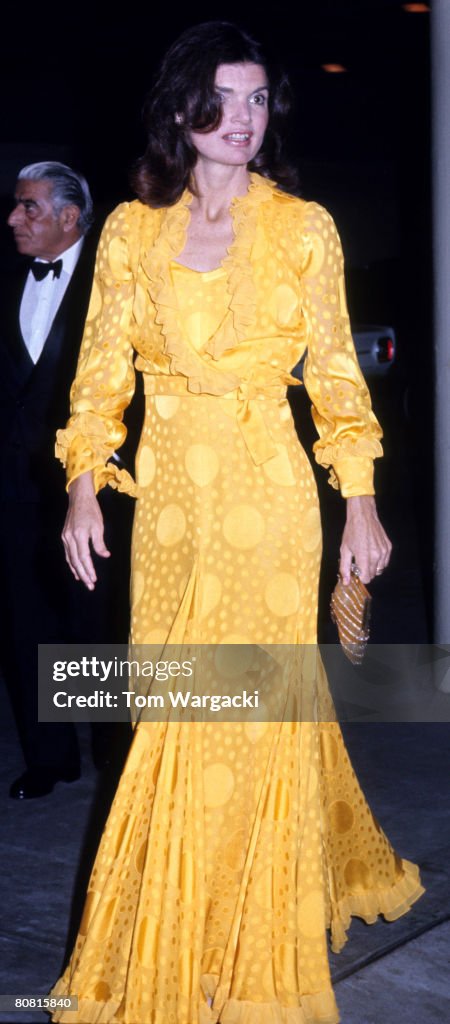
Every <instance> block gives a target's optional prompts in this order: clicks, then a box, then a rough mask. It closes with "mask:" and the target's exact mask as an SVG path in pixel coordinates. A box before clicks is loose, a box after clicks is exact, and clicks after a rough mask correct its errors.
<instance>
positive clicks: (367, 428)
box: [302, 203, 392, 583]
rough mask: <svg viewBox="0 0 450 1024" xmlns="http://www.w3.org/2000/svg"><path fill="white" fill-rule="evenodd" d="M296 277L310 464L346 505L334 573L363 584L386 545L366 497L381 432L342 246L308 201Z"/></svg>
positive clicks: (385, 554) (375, 571)
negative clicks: (354, 329)
mask: <svg viewBox="0 0 450 1024" xmlns="http://www.w3.org/2000/svg"><path fill="white" fill-rule="evenodd" d="M303 241H304V245H305V250H306V260H305V264H304V269H303V274H302V290H303V304H304V312H305V317H306V321H307V327H308V334H309V338H308V354H307V358H306V362H305V370H304V382H305V385H306V387H307V390H308V393H309V395H310V397H311V400H312V402H313V410H312V412H313V418H314V422H315V425H316V427H317V430H318V433H319V440H318V441H317V442H316V443H315V445H314V451H315V455H316V459H317V461H318V462H319V463H320V464H322V465H325V466H332V473H331V478H330V482H331V483H332V484H333V486H337V485H339V486H340V489H341V493H342V495H343V496H344V497H345V498H346V500H347V520H346V525H345V529H344V534H343V537H342V543H341V549H340V554H341V558H340V573H341V576H342V578H343V580H344V582H345V583H348V582H349V580H350V569H351V564H352V559H354V560H355V562H356V564H357V566H358V567H359V569H360V572H361V579H362V581H363V582H364V583H368V582H369V581H370V580H371V579H372V578H373V577H374V576H375V575H379V574H380V573H381V572H382V571H383V569H385V568H386V566H387V564H388V562H389V558H390V554H391V549H392V545H391V543H390V541H389V539H388V537H387V536H386V533H385V531H384V529H383V527H382V525H381V523H380V520H379V518H378V514H377V509H376V505H375V499H374V497H373V494H374V489H373V459H374V458H375V457H376V456H378V455H381V454H382V449H381V445H380V440H379V439H380V437H381V436H382V431H381V428H380V426H379V424H378V422H377V420H376V418H375V416H374V414H373V411H372V406H371V402H370V396H369V392H368V389H367V385H366V382H365V380H364V377H363V375H362V373H361V370H360V367H359V364H358V360H357V356H356V352H355V348H354V344H353V339H352V335H351V328H350V321H349V317H348V311H347V302H346V295H345V282H344V260H343V255H342V247H341V243H340V239H339V235H338V233H337V230H336V227H335V224H334V222H333V219H332V217H331V216H330V214H329V213H328V212H327V211H326V210H324V209H323V207H321V206H318V205H317V204H316V203H310V204H308V206H307V208H306V213H305V219H304V223H303Z"/></svg>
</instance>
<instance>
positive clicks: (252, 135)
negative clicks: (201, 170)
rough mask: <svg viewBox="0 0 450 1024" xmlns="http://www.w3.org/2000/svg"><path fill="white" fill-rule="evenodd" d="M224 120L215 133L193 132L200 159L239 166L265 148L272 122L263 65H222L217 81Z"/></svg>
mask: <svg viewBox="0 0 450 1024" xmlns="http://www.w3.org/2000/svg"><path fill="white" fill-rule="evenodd" d="M215 86H216V91H217V93H218V95H219V97H220V100H221V104H222V118H221V121H220V124H219V126H218V128H215V129H214V131H212V132H205V133H203V132H195V131H193V132H191V141H192V143H193V145H194V146H195V148H196V150H197V153H198V160H199V161H202V162H205V163H216V164H222V165H230V166H232V167H233V166H239V165H240V164H247V163H248V162H249V161H250V160H252V159H253V157H255V156H256V154H257V152H258V150H259V149H260V148H261V146H262V142H263V139H264V134H265V131H266V128H267V124H268V120H269V110H268V103H269V87H268V83H267V75H266V72H265V70H264V68H263V67H262V66H261V65H260V64H219V67H218V68H217V71H216V78H215Z"/></svg>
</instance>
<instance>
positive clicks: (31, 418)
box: [0, 239, 95, 507]
mask: <svg viewBox="0 0 450 1024" xmlns="http://www.w3.org/2000/svg"><path fill="white" fill-rule="evenodd" d="M94 261H95V248H94V245H93V244H92V243H91V239H85V240H84V242H83V246H82V249H81V253H80V256H79V259H78V262H77V264H76V267H75V270H74V272H73V274H72V277H71V279H70V282H69V284H68V286H67V289H66V292H65V294H64V297H63V299H62V302H61V304H60V306H59V309H58V311H57V313H56V316H55V318H54V320H53V323H52V325H51V328H50V331H49V334H48V335H47V338H46V341H45V344H44V347H43V349H42V353H41V355H40V357H39V359H38V361H37V363H36V364H34V363H33V361H32V359H31V358H30V355H29V353H28V350H27V348H26V345H25V342H24V339H23V336H22V332H21V329H20V319H19V314H20V303H21V299H22V295H23V290H24V287H25V282H26V278H27V274H28V271H29V268H30V261H27V265H26V266H25V267H24V268H23V269H22V270H21V272H19V273H18V274H17V276H16V277H15V278H14V279H13V280H12V281H10V282H4V283H3V284H4V289H3V290H4V291H5V292H6V294H4V295H3V300H2V302H1V308H0V500H3V501H5V500H7V501H28V502H48V504H49V506H50V507H54V506H55V504H58V505H60V504H61V503H62V502H63V501H64V500H65V495H64V485H65V479H64V472H63V470H62V467H61V466H60V465H59V463H58V462H57V461H56V459H55V455H54V446H55V433H56V430H57V429H58V427H61V426H64V424H65V422H66V420H67V417H68V413H69V394H70V385H71V383H72V380H73V378H74V376H75V370H76V365H77V359H78V353H79V349H80V343H81V337H82V333H83V326H84V321H85V319H86V313H87V308H88V303H89V296H90V290H91V284H92V275H93V269H94Z"/></svg>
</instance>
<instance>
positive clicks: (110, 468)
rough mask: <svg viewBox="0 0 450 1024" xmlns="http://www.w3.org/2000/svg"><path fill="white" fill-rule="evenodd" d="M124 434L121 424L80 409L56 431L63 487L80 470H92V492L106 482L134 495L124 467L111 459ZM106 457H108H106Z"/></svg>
mask: <svg viewBox="0 0 450 1024" xmlns="http://www.w3.org/2000/svg"><path fill="white" fill-rule="evenodd" d="M125 436H126V428H125V427H124V426H123V424H117V423H115V424H114V427H113V428H112V427H110V426H108V424H107V423H106V422H105V421H104V420H102V419H100V418H99V417H98V416H95V415H93V414H92V413H80V414H78V415H77V416H75V417H74V419H73V422H69V425H68V426H67V427H66V429H65V430H58V432H57V435H56V445H55V455H56V458H57V459H60V460H61V462H62V464H63V466H65V468H66V478H67V484H66V487H67V488H69V486H70V484H71V483H72V481H73V480H76V479H77V477H79V476H81V475H82V474H83V473H88V472H92V474H93V478H94V486H95V492H96V493H97V491H99V490H100V489H101V488H102V487H104V486H105V485H106V484H109V485H110V486H111V487H114V488H116V489H117V490H119V491H125V492H126V493H127V494H131V495H133V496H134V497H136V495H137V487H136V484H135V482H134V480H133V478H132V477H131V476H130V474H129V473H128V471H127V470H126V469H121V468H120V467H119V466H118V465H117V464H116V463H115V462H114V460H112V459H111V456H112V455H113V453H114V451H115V450H116V448H119V447H120V445H121V444H122V443H123V441H124V439H125ZM108 460H110V461H108Z"/></svg>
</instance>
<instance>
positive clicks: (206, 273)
mask: <svg viewBox="0 0 450 1024" xmlns="http://www.w3.org/2000/svg"><path fill="white" fill-rule="evenodd" d="M170 265H171V267H175V268H176V270H181V271H182V272H186V273H187V274H198V275H199V276H200V277H204V278H213V277H219V275H222V274H226V270H225V267H224V266H223V265H222V264H220V266H219V267H214V269H213V270H195V268H194V267H187V266H186V264H185V263H179V262H178V260H171V261H170Z"/></svg>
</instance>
